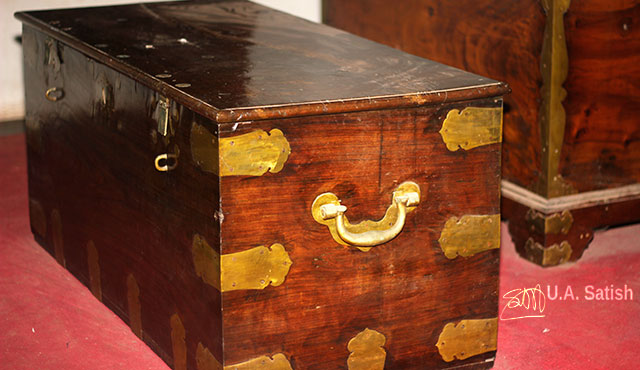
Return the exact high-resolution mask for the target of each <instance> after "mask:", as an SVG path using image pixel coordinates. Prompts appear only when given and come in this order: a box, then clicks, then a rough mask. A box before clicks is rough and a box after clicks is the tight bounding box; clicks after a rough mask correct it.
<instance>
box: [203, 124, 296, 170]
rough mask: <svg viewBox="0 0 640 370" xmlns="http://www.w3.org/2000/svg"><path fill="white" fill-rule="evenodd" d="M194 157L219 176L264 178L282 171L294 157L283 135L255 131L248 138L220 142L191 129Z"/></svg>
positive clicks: (248, 134)
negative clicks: (267, 173) (290, 155)
mask: <svg viewBox="0 0 640 370" xmlns="http://www.w3.org/2000/svg"><path fill="white" fill-rule="evenodd" d="M191 154H192V156H193V160H194V162H195V163H196V164H197V165H198V166H199V167H200V168H201V169H202V170H203V171H206V172H212V173H216V174H218V175H220V176H262V175H264V174H265V173H266V172H267V171H269V172H271V173H277V172H280V171H281V170H282V168H283V167H284V164H285V162H286V161H287V159H288V158H289V154H291V147H290V146H289V142H288V141H287V139H286V138H285V137H284V134H283V133H282V131H280V130H278V129H273V130H271V131H270V132H269V133H267V132H266V131H264V130H255V131H252V132H249V133H247V134H243V135H238V136H233V137H226V138H221V139H219V140H218V139H217V137H216V135H214V134H212V133H211V132H209V131H208V130H207V129H205V128H204V127H202V126H200V125H198V124H195V123H194V124H193V126H192V127H191Z"/></svg>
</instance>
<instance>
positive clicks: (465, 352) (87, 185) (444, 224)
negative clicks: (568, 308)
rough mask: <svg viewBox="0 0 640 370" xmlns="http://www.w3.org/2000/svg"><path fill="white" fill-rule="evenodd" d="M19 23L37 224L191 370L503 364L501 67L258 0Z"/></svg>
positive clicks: (91, 12)
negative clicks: (427, 56) (449, 62)
mask: <svg viewBox="0 0 640 370" xmlns="http://www.w3.org/2000/svg"><path fill="white" fill-rule="evenodd" d="M17 17H18V18H19V19H21V20H22V21H24V23H25V27H24V33H23V45H24V58H25V64H24V66H25V73H26V87H27V117H26V122H27V129H28V130H27V144H28V160H29V195H30V215H31V225H32V230H33V233H34V234H35V238H36V239H37V240H38V241H39V242H40V243H41V244H42V245H43V246H44V247H45V248H46V249H47V250H48V251H49V252H50V253H51V254H52V255H53V256H55V258H56V259H57V260H58V261H59V262H60V264H62V265H64V266H65V267H66V268H67V269H68V270H69V271H71V272H72V273H73V274H74V275H76V276H77V277H78V278H79V279H80V280H81V281H82V282H84V283H85V284H86V285H87V286H88V287H89V288H90V289H91V291H92V292H93V294H94V295H95V296H96V297H97V298H98V299H100V300H102V302H104V303H105V304H106V305H107V306H109V307H110V308H111V309H112V310H113V311H114V312H116V313H117V314H118V315H120V316H121V317H122V318H123V320H125V321H126V322H127V323H128V324H129V325H130V326H131V328H132V330H133V332H134V333H135V334H137V335H138V336H139V337H141V338H142V339H143V340H144V341H145V342H146V343H148V344H149V346H151V347H152V348H153V349H154V350H155V351H156V352H157V353H158V354H159V355H160V356H161V357H162V358H163V359H164V360H165V361H166V362H167V363H168V364H170V365H171V366H173V368H174V369H177V370H181V369H199V370H209V369H223V368H224V369H323V370H324V369H351V370H357V369H369V370H372V369H382V368H385V369H425V368H453V367H460V366H472V367H473V366H475V367H476V368H487V367H490V366H491V364H492V362H493V358H494V356H495V351H496V331H497V316H498V314H497V310H498V262H499V249H497V248H499V243H500V238H499V218H500V215H499V184H500V141H501V124H502V122H501V117H502V98H501V95H502V94H504V93H505V92H506V90H507V88H506V85H504V84H502V83H499V82H496V81H493V80H489V79H486V78H483V77H480V76H477V75H473V74H470V73H466V72H463V71H461V70H458V69H455V68H452V67H447V66H444V65H441V64H438V63H435V62H431V61H427V60H423V59H421V58H418V57H414V56H410V55H408V54H405V53H402V52H400V51H397V50H394V49H391V48H388V47H386V46H382V45H378V44H375V43H373V42H370V41H366V40H364V39H360V38H358V37H356V36H352V35H349V34H347V33H345V32H343V31H338V30H336V29H333V28H330V27H327V26H323V25H318V24H314V23H309V22H306V21H302V20H299V19H297V18H295V17H292V16H289V15H286V14H283V13H279V12H276V11H272V10H270V9H268V8H265V7H262V6H258V5H256V4H253V3H249V2H243V1H219V2H207V3H204V2H174V3H157V4H146V5H129V6H120V7H103V8H93V9H70V10H55V11H43V12H26V13H18V14H17Z"/></svg>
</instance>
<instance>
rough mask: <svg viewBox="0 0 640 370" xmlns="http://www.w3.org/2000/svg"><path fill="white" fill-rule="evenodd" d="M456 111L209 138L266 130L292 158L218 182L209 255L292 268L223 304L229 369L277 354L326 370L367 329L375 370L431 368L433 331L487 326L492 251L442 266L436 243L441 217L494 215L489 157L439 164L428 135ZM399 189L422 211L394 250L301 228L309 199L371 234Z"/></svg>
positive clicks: (441, 156) (438, 363)
mask: <svg viewBox="0 0 640 370" xmlns="http://www.w3.org/2000/svg"><path fill="white" fill-rule="evenodd" d="M472 104H473V105H475V106H478V105H484V106H487V105H488V106H495V104H496V103H494V102H493V101H481V102H474V103H472ZM466 105H469V103H465V104H456V105H447V106H443V107H441V108H421V109H411V110H402V111H399V110H389V111H376V112H366V113H360V114H348V115H346V114H345V115H331V116H319V117H313V118H296V119H290V120H278V121H265V122H262V123H257V124H254V125H251V126H249V127H246V128H243V129H242V131H236V132H233V133H232V132H229V129H227V130H223V131H222V132H221V134H222V135H225V136H226V135H232V134H233V135H235V134H239V133H242V132H248V131H250V130H253V129H256V128H261V129H264V130H265V131H268V130H270V129H272V128H278V129H280V130H282V131H283V132H284V133H285V136H286V137H287V138H290V143H291V152H292V154H291V157H290V159H289V161H288V162H287V164H286V165H285V168H284V169H283V170H282V171H281V172H279V173H278V174H269V175H268V176H263V177H252V178H242V177H225V178H223V179H222V182H221V196H222V203H221V206H222V209H223V210H224V215H225V218H224V223H223V225H222V234H221V240H222V245H221V249H222V252H223V253H232V252H238V251H241V250H244V249H247V248H248V247H252V246H257V245H270V244H272V243H281V244H283V245H284V246H285V248H286V249H287V250H288V251H289V253H290V257H291V259H292V261H293V265H292V267H291V271H290V273H289V275H288V276H287V280H286V281H285V283H284V284H283V285H282V286H280V287H277V288H267V289H265V290H264V291H261V292H256V291H234V292H228V293H225V294H224V299H223V312H224V313H223V321H224V325H225V352H226V355H227V357H226V359H227V360H229V361H230V363H235V362H238V361H240V360H242V359H244V358H247V357H248V356H251V354H252V353H253V354H255V353H274V352H278V351H281V350H282V349H283V348H284V350H285V352H287V353H292V354H293V358H294V359H295V363H296V366H299V367H300V368H304V369H329V368H336V364H340V363H341V361H344V358H345V355H347V354H348V352H347V351H346V343H347V342H348V341H349V339H351V338H352V337H354V336H355V335H356V334H357V333H358V332H360V331H362V330H364V329H365V328H370V329H373V330H377V331H379V332H381V333H383V334H384V335H385V336H386V337H387V344H386V345H385V348H387V349H388V350H387V352H388V359H387V362H386V367H385V368H386V369H395V368H397V369H414V368H415V369H424V368H445V367H446V366H447V364H446V363H444V362H443V361H442V358H441V357H440V355H439V354H438V351H437V348H436V347H435V343H436V342H437V340H438V335H439V334H440V332H441V330H442V328H443V327H444V325H446V323H448V322H452V321H456V322H457V321H458V320H460V319H463V318H490V317H496V311H495V310H496V307H497V299H498V297H497V293H498V291H497V285H496V284H497V274H498V255H499V251H498V250H492V251H486V252H482V253H479V254H478V255H475V256H473V257H470V258H463V257H458V258H456V259H454V260H449V259H447V258H446V257H445V256H444V253H443V252H442V250H441V249H440V246H439V244H438V242H437V240H438V238H439V237H440V233H441V231H442V229H443V226H444V224H445V222H446V221H447V220H448V219H449V218H450V217H452V216H457V217H460V216H462V215H466V214H478V215H485V214H497V213H499V202H498V198H499V194H498V191H497V189H498V187H499V151H498V146H499V145H498V144H493V145H489V146H485V147H480V148H476V149H473V150H471V151H469V152H465V151H462V150H459V151H457V152H450V151H449V150H448V149H447V148H446V146H445V145H444V143H443V142H442V140H441V138H440V135H439V133H438V132H437V130H439V128H440V127H441V124H442V120H443V118H444V117H445V116H446V113H445V112H447V111H448V110H449V109H452V108H458V109H460V108H462V107H464V106H466ZM338 127H339V129H337V128H338ZM327 132H331V134H330V135H327ZM404 181H414V182H416V183H417V184H418V185H419V186H420V188H421V190H422V192H423V196H422V199H423V200H422V201H421V204H420V205H419V206H418V207H417V208H416V209H415V210H414V211H413V212H412V213H410V214H409V215H408V216H407V223H406V224H405V228H404V230H403V231H402V233H401V234H400V235H399V236H398V237H397V238H396V239H394V240H392V241H391V242H389V243H386V244H384V245H381V246H378V247H374V248H373V249H372V250H371V251H369V252H361V251H359V250H357V249H355V248H350V247H345V246H341V245H339V244H337V243H336V242H335V241H334V240H333V238H332V237H331V235H330V233H329V231H328V229H327V227H326V226H324V225H321V224H318V223H317V222H316V221H315V220H314V219H313V218H312V216H311V204H312V202H313V200H314V199H315V197H316V196H317V195H320V194H322V193H324V192H333V193H335V194H336V195H338V196H339V197H340V199H341V201H342V204H344V205H346V206H347V207H348V211H347V215H348V217H349V219H350V220H351V221H352V222H354V223H355V222H358V221H359V220H378V219H380V218H381V217H382V216H383V215H384V212H385V211H386V208H387V207H388V206H389V204H390V199H391V198H390V195H391V192H392V191H393V189H394V188H395V187H396V186H397V185H398V184H400V183H402V182H404ZM477 194H484V195H483V196H481V197H480V196H477ZM276 215H277V216H276ZM258 220H259V221H258ZM258 222H259V224H260V225H259V226H258ZM247 228H249V229H250V230H251V232H246V230H247ZM470 282H473V283H470ZM299 346H302V348H303V349H301V350H298V348H300V347H299ZM227 350H228V351H227ZM490 357H492V355H486V356H485V355H481V356H476V357H472V358H469V359H467V360H465V361H459V362H456V364H464V363H475V362H482V361H484V359H487V358H490ZM342 365H344V362H343V363H342ZM337 368H339V367H337Z"/></svg>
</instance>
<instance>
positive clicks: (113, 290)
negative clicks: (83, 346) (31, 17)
mask: <svg viewBox="0 0 640 370" xmlns="http://www.w3.org/2000/svg"><path fill="white" fill-rule="evenodd" d="M23 46H24V50H25V72H26V73H25V75H26V87H27V89H26V91H27V100H26V101H27V117H26V125H27V145H28V160H29V197H30V213H31V223H32V230H33V231H34V234H35V237H36V239H37V240H38V241H39V242H40V243H41V244H42V245H43V246H44V247H45V249H47V250H48V251H49V252H50V253H51V254H53V255H54V256H55V257H56V259H57V260H58V262H60V263H61V264H62V265H63V266H65V267H66V268H67V269H68V270H69V271H71V272H72V273H73V274H74V275H75V276H76V277H78V279H80V280H81V281H82V282H83V283H84V284H86V285H88V286H89V288H90V289H91V290H92V292H93V293H94V295H95V296H96V297H97V298H98V299H100V300H102V301H103V302H104V303H105V304H106V305H107V306H108V307H109V308H111V309H112V310H113V311H114V312H115V313H117V314H118V315H119V316H120V317H122V318H123V320H125V322H127V323H128V324H129V325H130V326H131V327H132V330H133V331H134V333H136V334H137V335H138V336H140V337H141V338H142V339H143V340H144V341H145V342H147V343H148V344H149V345H150V346H151V347H152V348H153V349H154V350H155V351H156V352H157V353H158V354H159V355H160V356H161V357H162V358H163V359H164V360H165V361H166V362H167V363H169V364H173V365H174V366H175V368H176V369H179V368H184V367H181V366H183V365H184V366H186V365H187V361H188V363H189V367H190V368H195V366H196V364H195V357H194V356H190V357H189V359H188V360H187V358H186V357H185V351H186V352H187V353H194V354H195V353H196V351H197V345H198V342H196V341H195V338H199V339H198V340H199V341H201V342H202V343H203V344H204V345H206V346H207V348H209V350H210V351H211V352H212V353H213V354H214V355H215V356H216V357H217V358H221V357H222V356H221V353H222V352H221V351H222V344H221V338H222V336H221V317H220V305H221V301H220V294H219V292H218V291H217V290H216V289H214V288H213V287H211V286H209V285H206V284H204V283H202V281H201V279H200V278H199V277H198V276H196V275H195V274H194V273H193V272H192V271H193V264H194V263H193V256H192V252H191V250H192V244H193V235H194V233H196V232H197V233H198V234H200V235H202V236H203V237H206V238H207V239H208V240H211V241H212V243H213V244H212V246H213V248H216V249H217V247H218V244H217V243H216V240H217V239H218V236H219V227H218V223H217V222H216V221H215V220H214V215H215V214H216V211H217V210H218V207H219V204H218V187H219V182H218V180H217V177H215V176H212V177H206V178H199V179H197V180H196V178H197V177H199V175H200V173H199V172H198V171H196V170H195V169H194V168H193V167H190V166H179V165H178V166H177V167H176V168H175V170H173V171H169V172H162V171H159V170H158V169H157V168H156V165H157V164H158V163H156V159H157V158H158V156H159V155H163V154H169V155H175V157H176V158H177V161H178V164H179V163H180V162H181V161H182V159H183V155H186V153H187V149H188V148H189V142H188V137H189V130H190V128H191V123H192V122H194V121H195V122H200V123H201V124H202V125H205V126H207V125H209V126H210V123H208V121H207V120H205V119H203V118H202V117H200V116H198V115H196V114H194V113H192V112H190V111H189V110H187V109H182V108H181V107H180V106H178V105H176V104H174V103H169V106H168V108H167V110H166V111H167V112H168V114H169V117H168V121H167V125H166V126H164V129H162V128H161V127H160V126H162V125H159V122H160V121H161V116H162V112H160V111H161V110H159V109H158V104H159V102H161V101H164V100H163V97H162V96H161V95H159V94H157V93H156V92H154V91H153V90H151V89H149V88H147V87H145V86H143V85H141V84H138V83H136V82H134V81H133V80H131V79H129V78H127V77H125V76H123V75H121V74H119V73H117V72H114V71H113V70H111V69H109V68H108V67H106V66H104V65H102V64H100V63H98V62H96V61H94V60H92V59H90V58H88V57H86V56H84V55H82V54H80V53H78V52H77V51H75V50H73V49H71V48H69V47H68V46H67V45H65V44H63V43H61V42H57V41H56V40H54V39H51V38H50V37H47V36H45V35H43V34H41V33H39V32H36V31H34V30H33V29H31V28H29V27H25V29H24V32H23ZM161 132H165V133H166V135H164V134H162V133H161ZM181 153H184V154H181ZM159 165H160V167H161V166H162V165H163V163H160V164H159ZM192 194H203V196H202V197H199V198H197V197H193V196H192ZM184 271H190V273H189V274H186V273H184ZM185 328H186V335H185V333H184V331H185Z"/></svg>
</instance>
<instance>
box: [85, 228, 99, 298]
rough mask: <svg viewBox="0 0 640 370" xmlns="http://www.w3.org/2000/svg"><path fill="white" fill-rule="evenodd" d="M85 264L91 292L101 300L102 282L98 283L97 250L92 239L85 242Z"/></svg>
mask: <svg viewBox="0 0 640 370" xmlns="http://www.w3.org/2000/svg"><path fill="white" fill-rule="evenodd" d="M87 265H88V266H89V285H90V287H91V293H93V295H94V296H95V297H96V298H98V300H99V301H102V284H101V283H100V261H99V258H98V250H97V249H96V245H95V244H94V243H93V240H89V242H88V243H87Z"/></svg>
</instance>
